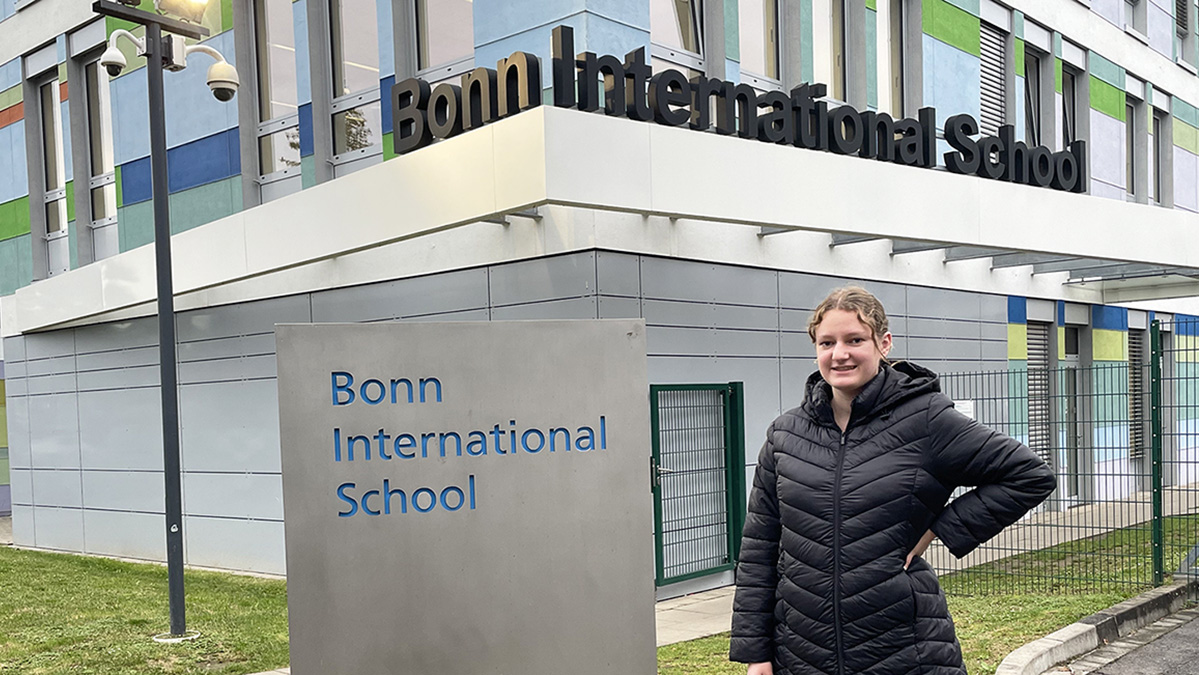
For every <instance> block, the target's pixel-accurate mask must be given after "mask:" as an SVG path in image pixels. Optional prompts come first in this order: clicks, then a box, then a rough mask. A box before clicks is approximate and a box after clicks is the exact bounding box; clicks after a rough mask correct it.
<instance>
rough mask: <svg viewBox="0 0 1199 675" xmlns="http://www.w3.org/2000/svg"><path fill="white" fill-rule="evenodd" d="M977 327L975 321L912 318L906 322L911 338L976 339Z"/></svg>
mask: <svg viewBox="0 0 1199 675" xmlns="http://www.w3.org/2000/svg"><path fill="white" fill-rule="evenodd" d="M979 326H980V324H979V323H978V322H977V321H953V320H947V319H921V318H916V317H913V318H910V319H908V320H907V334H908V335H909V336H911V337H936V338H963V339H978V336H979V330H980V329H979Z"/></svg>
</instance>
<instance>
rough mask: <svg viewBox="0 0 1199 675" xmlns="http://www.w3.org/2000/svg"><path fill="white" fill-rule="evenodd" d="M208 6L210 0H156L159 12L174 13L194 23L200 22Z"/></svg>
mask: <svg viewBox="0 0 1199 675" xmlns="http://www.w3.org/2000/svg"><path fill="white" fill-rule="evenodd" d="M207 8H208V0H154V9H156V10H158V11H159V13H161V14H174V15H175V16H177V17H179V18H180V19H183V20H184V21H190V22H192V23H200V22H201V21H202V20H203V19H204V10H205V9H207Z"/></svg>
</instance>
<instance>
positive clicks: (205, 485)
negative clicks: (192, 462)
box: [183, 472, 283, 521]
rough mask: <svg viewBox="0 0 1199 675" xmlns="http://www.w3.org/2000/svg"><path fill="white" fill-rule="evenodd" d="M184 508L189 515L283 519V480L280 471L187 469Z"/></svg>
mask: <svg viewBox="0 0 1199 675" xmlns="http://www.w3.org/2000/svg"><path fill="white" fill-rule="evenodd" d="M183 510H184V512H185V513H187V514H188V515H190V516H222V517H225V518H252V519H256V520H279V521H282V520H283V481H282V479H281V477H280V475H279V474H248V473H197V472H188V473H186V474H184V476H183Z"/></svg>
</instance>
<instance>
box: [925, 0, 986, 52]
mask: <svg viewBox="0 0 1199 675" xmlns="http://www.w3.org/2000/svg"><path fill="white" fill-rule="evenodd" d="M975 6H976V7H977V3H976V5H975ZM922 10H923V16H922V21H923V25H924V33H925V34H926V35H931V36H932V37H935V38H937V39H938V40H940V41H942V42H944V43H945V44H949V45H953V46H954V47H957V48H958V49H960V50H962V51H964V52H966V53H967V54H973V55H974V56H978V55H979V53H980V49H981V48H980V46H979V39H980V38H979V30H980V26H979V22H980V19H979V18H978V13H977V11H975V12H974V13H973V14H972V13H970V12H968V11H966V10H964V9H962V8H961V7H958V6H956V5H954V4H951V3H949V2H946V1H945V0H923V5H922Z"/></svg>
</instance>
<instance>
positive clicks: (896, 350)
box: [888, 335, 911, 360]
mask: <svg viewBox="0 0 1199 675" xmlns="http://www.w3.org/2000/svg"><path fill="white" fill-rule="evenodd" d="M910 356H911V355H910V354H908V338H907V336H906V335H895V336H892V337H891V353H890V354H888V358H890V359H891V360H895V359H906V358H909V357H910Z"/></svg>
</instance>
